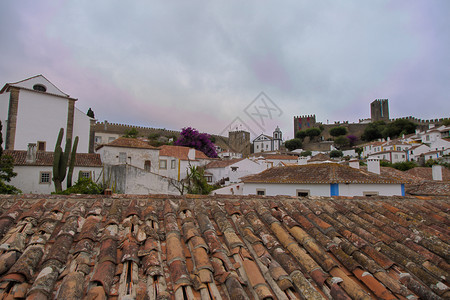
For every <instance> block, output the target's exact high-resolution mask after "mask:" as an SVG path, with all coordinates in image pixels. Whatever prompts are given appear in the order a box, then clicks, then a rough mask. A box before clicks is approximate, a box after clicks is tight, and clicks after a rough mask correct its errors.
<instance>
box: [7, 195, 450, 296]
mask: <svg viewBox="0 0 450 300" xmlns="http://www.w3.org/2000/svg"><path fill="white" fill-rule="evenodd" d="M40 197H42V196H40ZM80 197H84V198H80ZM169 198H170V199H169ZM448 200H449V199H448V198H445V197H444V198H433V197H431V198H430V199H427V200H423V199H417V198H413V197H405V198H396V197H393V198H390V197H382V198H371V199H370V200H369V199H362V198H355V199H331V198H314V199H309V198H293V197H257V196H248V197H244V196H227V197H220V196H215V198H210V197H202V198H190V197H186V198H183V197H173V196H171V197H167V199H164V198H161V197H159V196H152V195H149V196H148V195H147V196H142V197H141V196H127V195H123V196H118V197H116V198H114V199H112V198H104V197H103V196H99V197H94V198H92V196H90V197H87V196H76V197H74V196H59V195H52V196H47V197H46V198H45V199H42V198H39V197H38V196H30V195H26V196H0V225H1V224H4V225H5V226H6V228H4V229H2V230H1V232H2V233H3V234H2V236H0V238H1V241H0V245H1V248H0V296H1V297H6V296H8V297H19V298H24V297H29V298H30V299H40V298H61V299H80V298H89V297H94V298H95V297H99V298H108V297H109V298H117V297H119V298H120V297H122V298H123V297H128V296H130V295H136V297H145V295H147V296H148V297H150V298H157V297H170V296H171V295H173V297H181V298H182V297H183V295H187V297H193V298H200V297H206V296H207V295H208V296H211V297H215V298H219V297H222V298H227V297H230V298H233V299H235V298H236V299H237V298H242V299H244V298H249V299H253V298H260V297H263V298H264V297H271V298H273V299H275V298H289V297H290V298H302V297H303V298H313V299H326V298H330V297H334V299H349V298H359V299H366V298H381V299H395V298H400V299H405V298H421V299H438V297H442V298H447V297H448V296H449V294H450V290H449V288H448V282H449V279H448V276H449V275H448V274H449V271H450V270H449V269H450V267H449V265H448V263H447V261H448V258H449V256H450V253H449V250H448V249H449V245H448V228H447V227H448V224H449V222H450V217H449V208H450V205H449V201H448ZM15 201H16V203H15V204H14V202H15ZM30 210H32V211H31V212H30Z"/></svg>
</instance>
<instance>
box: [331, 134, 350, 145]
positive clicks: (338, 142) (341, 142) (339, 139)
mask: <svg viewBox="0 0 450 300" xmlns="http://www.w3.org/2000/svg"><path fill="white" fill-rule="evenodd" d="M334 144H335V145H336V147H338V148H342V147H345V146H348V145H349V140H348V138H346V137H345V136H343V135H341V136H338V137H337V138H335V139H334Z"/></svg>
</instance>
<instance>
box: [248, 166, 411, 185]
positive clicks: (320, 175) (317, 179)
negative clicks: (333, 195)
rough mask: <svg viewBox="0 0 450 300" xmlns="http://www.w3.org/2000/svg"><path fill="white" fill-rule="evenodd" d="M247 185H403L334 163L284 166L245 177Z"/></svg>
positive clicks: (398, 181)
mask: <svg viewBox="0 0 450 300" xmlns="http://www.w3.org/2000/svg"><path fill="white" fill-rule="evenodd" d="M243 181H244V182H248V183H403V181H401V180H398V179H397V178H393V177H387V176H380V175H377V174H374V173H370V172H365V171H362V170H358V169H354V168H351V167H349V166H344V165H340V164H336V163H324V164H312V165H297V166H284V167H275V168H270V169H267V170H265V171H263V172H261V173H259V174H255V175H250V176H246V177H244V178H243Z"/></svg>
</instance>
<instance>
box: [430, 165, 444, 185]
mask: <svg viewBox="0 0 450 300" xmlns="http://www.w3.org/2000/svg"><path fill="white" fill-rule="evenodd" d="M432 174H433V180H436V181H442V166H441V165H433V167H432Z"/></svg>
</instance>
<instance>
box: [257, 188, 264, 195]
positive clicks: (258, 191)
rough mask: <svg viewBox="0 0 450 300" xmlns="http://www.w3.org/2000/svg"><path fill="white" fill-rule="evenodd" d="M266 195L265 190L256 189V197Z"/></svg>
mask: <svg viewBox="0 0 450 300" xmlns="http://www.w3.org/2000/svg"><path fill="white" fill-rule="evenodd" d="M265 194H266V190H265V189H256V195H258V196H264V195H265Z"/></svg>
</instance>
